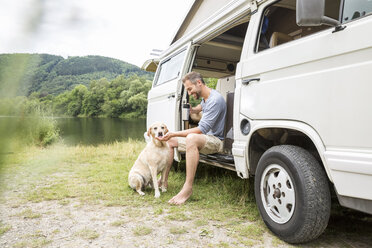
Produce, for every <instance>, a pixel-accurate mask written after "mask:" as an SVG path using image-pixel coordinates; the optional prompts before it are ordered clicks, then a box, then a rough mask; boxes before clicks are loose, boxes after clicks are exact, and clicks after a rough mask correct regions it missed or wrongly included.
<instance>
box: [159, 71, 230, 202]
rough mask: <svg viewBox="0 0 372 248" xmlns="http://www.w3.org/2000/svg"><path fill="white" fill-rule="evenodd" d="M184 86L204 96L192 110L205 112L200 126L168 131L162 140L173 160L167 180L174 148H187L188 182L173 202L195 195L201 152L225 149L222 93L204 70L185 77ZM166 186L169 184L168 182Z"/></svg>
mask: <svg viewBox="0 0 372 248" xmlns="http://www.w3.org/2000/svg"><path fill="white" fill-rule="evenodd" d="M182 82H183V85H184V87H185V89H186V90H187V93H188V94H189V95H192V96H193V97H194V98H195V99H199V98H200V97H202V98H203V99H202V102H201V104H199V105H198V106H196V107H194V108H191V109H190V113H199V112H200V111H203V116H202V118H201V120H200V122H199V125H198V126H197V127H194V128H191V129H186V130H183V131H178V132H168V133H167V134H166V135H165V136H163V137H162V138H159V140H162V141H168V144H169V161H170V164H169V165H168V167H167V169H166V173H165V183H166V184H168V183H167V182H168V175H169V171H170V168H171V165H172V162H173V157H174V148H176V147H178V150H180V151H186V181H185V184H184V185H183V187H182V189H181V191H180V192H179V193H178V194H177V195H176V196H174V197H173V198H172V199H170V200H169V203H170V204H175V205H180V204H183V203H184V202H185V201H187V199H189V198H190V196H191V195H192V185H193V182H194V178H195V173H196V169H197V167H198V163H199V152H201V153H203V154H212V153H217V152H221V151H222V148H223V143H222V140H223V132H224V126H225V116H226V103H225V100H224V99H223V97H222V96H221V94H220V93H219V92H218V91H216V90H213V89H211V88H208V87H207V86H206V85H205V83H204V80H203V78H202V76H201V75H200V73H197V72H190V73H188V74H186V75H185V76H184V77H183V78H182ZM165 186H166V187H167V186H168V185H165Z"/></svg>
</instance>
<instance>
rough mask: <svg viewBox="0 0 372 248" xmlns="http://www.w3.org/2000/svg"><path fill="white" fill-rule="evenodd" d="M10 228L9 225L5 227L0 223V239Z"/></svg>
mask: <svg viewBox="0 0 372 248" xmlns="http://www.w3.org/2000/svg"><path fill="white" fill-rule="evenodd" d="M11 228H12V227H11V226H10V225H5V224H3V223H2V222H0V237H1V236H2V235H3V234H4V233H6V232H7V231H9V230H10V229H11Z"/></svg>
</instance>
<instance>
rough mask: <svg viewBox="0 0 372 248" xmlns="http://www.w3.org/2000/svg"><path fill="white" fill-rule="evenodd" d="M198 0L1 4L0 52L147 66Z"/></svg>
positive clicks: (22, 0) (9, 0)
mask: <svg viewBox="0 0 372 248" xmlns="http://www.w3.org/2000/svg"><path fill="white" fill-rule="evenodd" d="M193 2H194V0H157V1H154V0H134V1H128V0H0V53H49V54H54V55H61V56H63V57H65V58H67V57H68V56H86V55H101V56H106V57H111V58H116V59H120V60H123V61H125V62H128V63H131V64H134V65H137V66H139V67H141V66H142V64H143V62H145V61H146V60H147V59H149V58H151V57H153V56H151V55H150V53H151V51H152V49H160V50H165V49H166V48H167V47H168V46H169V44H170V42H171V40H172V38H173V37H174V35H175V33H176V31H177V29H178V27H179V26H180V24H181V22H182V20H183V18H184V17H185V16H186V14H187V12H188V10H189V8H190V6H191V4H192V3H193Z"/></svg>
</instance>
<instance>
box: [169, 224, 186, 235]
mask: <svg viewBox="0 0 372 248" xmlns="http://www.w3.org/2000/svg"><path fill="white" fill-rule="evenodd" d="M169 232H170V233H171V234H176V235H180V234H184V233H187V232H188V231H187V228H185V227H183V226H181V227H180V226H172V227H171V228H169Z"/></svg>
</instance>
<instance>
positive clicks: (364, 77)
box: [144, 0, 372, 243]
mask: <svg viewBox="0 0 372 248" xmlns="http://www.w3.org/2000/svg"><path fill="white" fill-rule="evenodd" d="M371 12H372V1H371V0H311V1H310V0H297V2H296V0H281V1H278V0H219V1H214V0H204V1H203V0H196V1H195V2H194V4H193V5H192V6H191V8H190V11H189V12H188V14H187V16H186V17H185V19H184V21H183V23H182V25H181V26H180V28H179V30H178V32H177V33H176V35H175V37H174V39H173V41H172V43H171V45H170V47H169V48H168V49H167V50H166V51H164V52H163V53H162V54H161V55H160V57H159V60H152V61H147V62H146V63H145V65H144V68H148V69H150V70H151V68H152V69H153V70H156V74H155V78H154V82H153V87H152V89H151V90H150V92H149V94H148V110H147V111H148V112H147V126H149V125H150V124H151V123H153V122H155V121H163V122H165V123H166V124H167V125H168V127H169V129H170V130H173V131H176V130H183V129H186V128H188V127H189V126H190V124H191V123H190V120H188V116H184V115H185V113H187V111H182V106H183V104H184V103H188V102H189V97H188V95H187V92H186V91H185V90H184V88H183V85H182V82H181V78H182V76H183V75H185V74H186V73H187V72H190V71H197V72H200V73H201V74H202V75H203V77H205V78H218V79H219V80H218V84H217V90H219V91H220V92H221V93H222V94H223V96H224V97H225V99H226V103H227V107H228V109H227V118H226V128H225V129H226V130H225V136H226V138H225V145H224V146H225V149H224V153H223V154H212V155H207V156H205V155H203V156H201V157H200V161H202V162H204V163H208V164H212V165H216V166H221V167H224V168H227V169H231V170H234V171H236V172H237V175H238V176H239V177H241V178H248V177H250V176H253V175H254V176H255V196H256V202H257V205H258V208H259V211H260V213H261V216H262V218H263V220H264V222H265V223H266V225H267V226H268V228H269V229H270V230H271V231H273V232H274V233H275V234H276V235H278V236H279V237H280V238H281V239H283V240H285V241H287V242H290V243H300V242H306V241H309V240H312V239H315V238H317V237H318V236H319V235H320V234H321V233H322V232H323V231H324V229H325V228H326V226H327V223H328V219H329V215H330V205H331V199H330V197H331V196H330V188H331V187H333V188H334V190H335V192H336V194H337V197H338V200H339V202H340V204H341V205H342V206H345V207H349V208H353V209H357V210H360V211H363V212H366V213H370V214H372V97H371V96H370V95H371V92H372V80H371V79H370V76H371V74H370V72H371V73H372V16H371ZM194 124H195V125H197V123H194Z"/></svg>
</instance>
